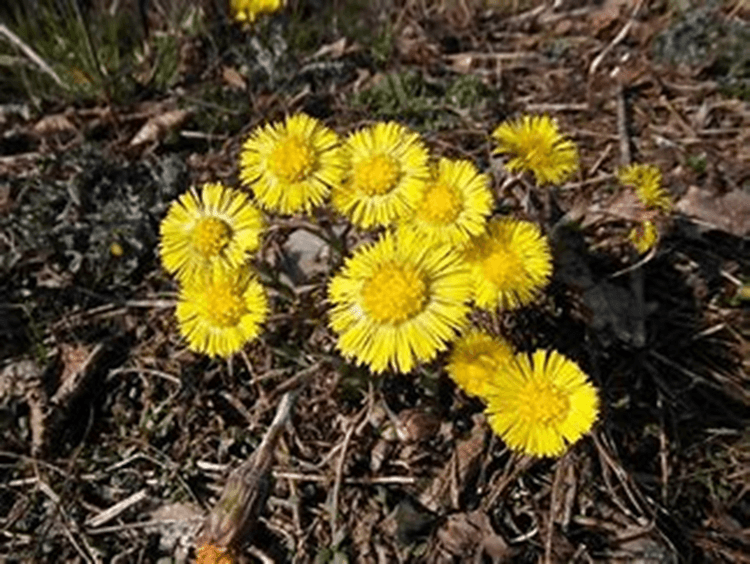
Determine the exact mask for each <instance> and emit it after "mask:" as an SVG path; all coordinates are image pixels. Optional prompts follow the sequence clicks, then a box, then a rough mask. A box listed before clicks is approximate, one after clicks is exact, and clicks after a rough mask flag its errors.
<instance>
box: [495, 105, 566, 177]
mask: <svg viewBox="0 0 750 564" xmlns="http://www.w3.org/2000/svg"><path fill="white" fill-rule="evenodd" d="M492 136H493V137H494V138H495V140H496V141H497V143H498V146H497V149H495V153H510V154H511V155H512V157H511V159H510V160H509V161H508V163H507V164H506V165H505V166H506V168H507V169H508V170H510V171H512V172H515V171H528V172H532V173H533V174H534V177H535V178H536V182H537V184H539V185H542V184H548V183H549V184H561V183H562V182H564V181H565V180H567V179H568V178H569V177H570V176H571V175H572V174H573V173H574V172H575V171H576V170H578V149H577V148H576V145H575V143H573V141H571V140H570V139H567V138H566V137H564V136H563V135H562V133H560V129H559V127H558V125H557V122H556V121H555V120H553V119H552V118H551V117H549V116H547V115H541V116H528V115H524V116H521V117H520V118H519V119H517V120H516V121H510V120H509V121H506V122H503V123H501V124H500V125H499V126H498V127H497V128H496V129H495V131H493V132H492Z"/></svg>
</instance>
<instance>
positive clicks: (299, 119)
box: [240, 114, 344, 214]
mask: <svg viewBox="0 0 750 564" xmlns="http://www.w3.org/2000/svg"><path fill="white" fill-rule="evenodd" d="M343 172H344V164H343V155H342V152H341V148H340V145H339V138H338V135H336V133H334V132H333V130H331V129H329V128H327V127H326V126H324V125H323V124H322V123H321V122H319V121H318V120H316V119H314V118H311V117H310V116H308V115H305V114H297V115H294V116H291V117H289V118H287V119H286V121H285V122H284V123H274V124H268V125H266V126H265V127H259V128H258V129H256V130H255V132H254V133H253V134H252V135H251V136H250V137H249V138H248V139H247V141H245V143H244V144H243V145H242V153H241V155H240V180H241V181H242V182H243V184H245V185H247V186H251V187H252V189H253V192H254V193H255V198H256V200H258V202H260V204H261V205H262V206H263V207H265V208H266V209H269V210H272V211H275V212H279V213H283V214H291V213H296V212H300V211H305V212H308V213H309V212H310V211H311V210H312V208H313V207H315V206H319V205H320V204H322V203H323V201H324V200H325V198H326V197H327V196H328V193H329V191H330V187H331V186H335V185H338V184H340V182H341V177H342V175H343Z"/></svg>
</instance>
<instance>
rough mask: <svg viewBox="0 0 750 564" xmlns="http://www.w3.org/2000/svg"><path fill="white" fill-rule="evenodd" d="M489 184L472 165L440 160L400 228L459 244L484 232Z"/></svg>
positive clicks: (441, 241)
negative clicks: (413, 208)
mask: <svg viewBox="0 0 750 564" xmlns="http://www.w3.org/2000/svg"><path fill="white" fill-rule="evenodd" d="M489 183H490V179H489V177H488V176H487V175H486V174H482V173H480V172H479V171H478V170H477V167H476V166H474V164H473V163H472V162H470V161H454V160H450V159H446V158H441V159H440V161H438V163H437V164H436V165H435V166H434V167H433V169H432V174H431V177H430V180H429V182H428V183H427V187H426V189H425V191H424V193H423V194H422V197H421V199H420V201H419V202H418V203H417V206H416V209H415V210H414V211H413V212H412V213H411V214H410V215H409V216H408V217H407V218H405V219H404V220H402V221H401V222H400V223H399V228H400V229H411V230H415V231H417V232H419V233H423V234H424V235H425V236H427V238H428V239H430V240H431V241H434V242H436V243H450V244H452V245H462V244H464V243H466V242H467V241H468V240H469V239H470V238H471V237H473V236H476V235H479V234H480V233H482V231H484V227H485V225H486V223H487V216H488V215H489V214H490V212H491V211H492V193H491V192H490V189H489Z"/></svg>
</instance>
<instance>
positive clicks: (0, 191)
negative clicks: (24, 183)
mask: <svg viewBox="0 0 750 564" xmlns="http://www.w3.org/2000/svg"><path fill="white" fill-rule="evenodd" d="M12 206H13V200H12V199H11V197H10V184H2V185H0V215H6V214H7V213H8V212H9V211H10V208H11V207H12Z"/></svg>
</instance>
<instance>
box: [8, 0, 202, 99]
mask: <svg viewBox="0 0 750 564" xmlns="http://www.w3.org/2000/svg"><path fill="white" fill-rule="evenodd" d="M200 14H201V12H200V10H198V9H190V8H187V9H185V10H184V11H181V12H179V13H178V12H176V13H174V14H172V15H170V18H171V20H170V21H169V22H168V23H167V25H166V27H167V28H168V29H166V30H150V31H152V33H151V34H150V35H149V34H148V33H147V29H146V23H145V21H144V18H143V16H142V15H141V14H139V13H134V12H132V11H129V10H119V11H117V12H114V13H110V12H107V11H105V10H100V9H91V10H89V11H87V12H86V13H82V11H81V9H80V8H79V5H78V3H77V2H76V0H60V1H53V0H40V1H39V2H38V3H37V5H36V6H35V7H34V9H31V8H29V7H27V6H26V5H25V4H19V5H17V6H16V7H15V9H14V10H13V13H12V16H11V17H10V18H9V24H10V25H9V28H12V32H13V33H15V34H16V35H17V36H18V38H19V39H20V40H21V41H22V42H24V43H25V44H26V45H28V46H29V47H30V48H31V49H32V50H33V51H35V52H36V53H37V54H38V55H39V57H40V58H41V59H42V60H43V61H45V62H46V63H47V64H48V65H49V66H50V67H51V68H52V70H53V71H54V73H55V74H57V76H58V77H59V79H60V82H59V83H58V82H56V81H55V80H53V78H52V77H51V76H49V74H45V73H42V72H40V71H39V69H38V68H37V67H36V66H34V65H30V64H27V61H25V60H24V59H20V58H19V57H17V56H16V55H18V53H17V52H16V51H17V46H15V45H11V44H9V43H3V44H0V56H3V57H4V58H3V59H0V64H3V62H4V63H5V64H4V65H3V66H6V67H7V69H8V71H9V72H8V73H6V75H5V78H4V79H0V84H1V85H2V86H3V88H4V89H5V90H6V91H7V92H11V93H15V94H16V95H19V96H21V95H22V96H24V97H26V98H28V99H30V100H32V101H33V102H34V103H35V104H36V105H39V104H41V103H42V102H43V101H45V100H49V99H57V98H59V96H60V95H61V94H63V95H64V96H65V97H66V98H69V99H84V100H87V99H106V100H107V101H109V102H114V103H124V102H127V101H129V100H131V99H132V97H133V96H135V95H136V93H137V92H138V91H139V90H140V89H143V88H155V89H165V88H168V87H170V86H172V85H173V84H174V82H175V80H176V78H177V77H178V71H179V68H178V67H179V45H180V41H181V39H182V38H183V37H185V36H191V35H194V34H197V33H199V31H200V29H202V28H201V26H200V25H199V24H200V19H201V15H200Z"/></svg>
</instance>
